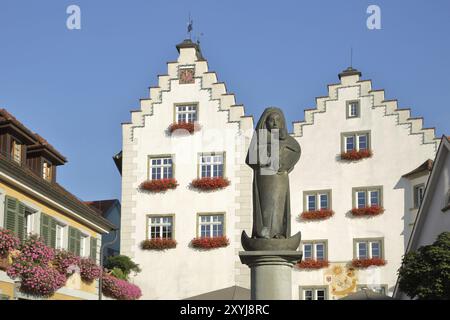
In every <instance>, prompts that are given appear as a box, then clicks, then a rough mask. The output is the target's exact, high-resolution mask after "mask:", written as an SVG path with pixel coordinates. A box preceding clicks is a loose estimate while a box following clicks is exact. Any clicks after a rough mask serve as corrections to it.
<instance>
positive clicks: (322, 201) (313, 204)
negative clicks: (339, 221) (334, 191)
mask: <svg viewBox="0 0 450 320" xmlns="http://www.w3.org/2000/svg"><path fill="white" fill-rule="evenodd" d="M330 195H331V191H330V190H322V191H308V192H305V197H304V198H303V199H304V201H306V206H305V209H306V211H317V210H325V209H330V207H331V206H330V200H331V199H330V198H331V197H330Z"/></svg>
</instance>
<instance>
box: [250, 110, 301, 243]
mask: <svg viewBox="0 0 450 320" xmlns="http://www.w3.org/2000/svg"><path fill="white" fill-rule="evenodd" d="M300 154H301V149H300V145H299V144H298V142H297V141H296V140H295V139H294V138H292V137H291V136H290V135H289V134H288V132H287V129H286V120H285V118H284V115H283V112H282V111H281V110H280V109H278V108H267V109H266V110H265V111H264V113H263V114H262V116H261V118H260V119H259V121H258V124H257V126H256V130H255V133H254V134H253V138H252V141H251V144H250V148H249V151H248V154H247V158H246V163H247V165H248V166H250V167H251V168H252V169H253V232H252V238H264V239H286V238H289V237H290V232H291V231H290V213H291V209H290V199H289V176H288V174H289V173H290V172H291V171H292V170H293V169H294V166H295V164H296V163H297V162H298V160H299V159H300Z"/></svg>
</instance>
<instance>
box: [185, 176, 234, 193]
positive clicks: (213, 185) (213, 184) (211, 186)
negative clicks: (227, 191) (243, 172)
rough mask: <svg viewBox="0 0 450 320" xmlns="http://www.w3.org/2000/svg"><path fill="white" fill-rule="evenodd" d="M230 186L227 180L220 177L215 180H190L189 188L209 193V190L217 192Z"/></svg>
mask: <svg viewBox="0 0 450 320" xmlns="http://www.w3.org/2000/svg"><path fill="white" fill-rule="evenodd" d="M229 185H230V181H229V180H228V179H225V178H222V177H216V178H209V177H206V178H200V179H195V180H192V182H191V186H192V187H193V188H196V189H200V190H204V191H210V190H218V189H223V188H226V187H228V186H229Z"/></svg>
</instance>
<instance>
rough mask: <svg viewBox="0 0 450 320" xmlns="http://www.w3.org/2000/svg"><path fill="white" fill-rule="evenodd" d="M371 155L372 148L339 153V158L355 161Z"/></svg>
mask: <svg viewBox="0 0 450 320" xmlns="http://www.w3.org/2000/svg"><path fill="white" fill-rule="evenodd" d="M372 155H373V153H372V150H370V149H365V150H359V151H356V150H351V151H347V152H342V153H341V159H342V160H349V161H355V160H361V159H364V158H370V157H371V156H372Z"/></svg>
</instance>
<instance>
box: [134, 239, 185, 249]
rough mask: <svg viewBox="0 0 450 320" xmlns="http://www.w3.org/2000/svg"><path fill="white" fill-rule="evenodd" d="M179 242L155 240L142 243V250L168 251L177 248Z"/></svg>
mask: <svg viewBox="0 0 450 320" xmlns="http://www.w3.org/2000/svg"><path fill="white" fill-rule="evenodd" d="M176 246H177V242H176V241H175V240H173V239H163V238H155V239H148V240H144V241H142V242H141V249H142V250H166V249H173V248H176Z"/></svg>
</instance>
